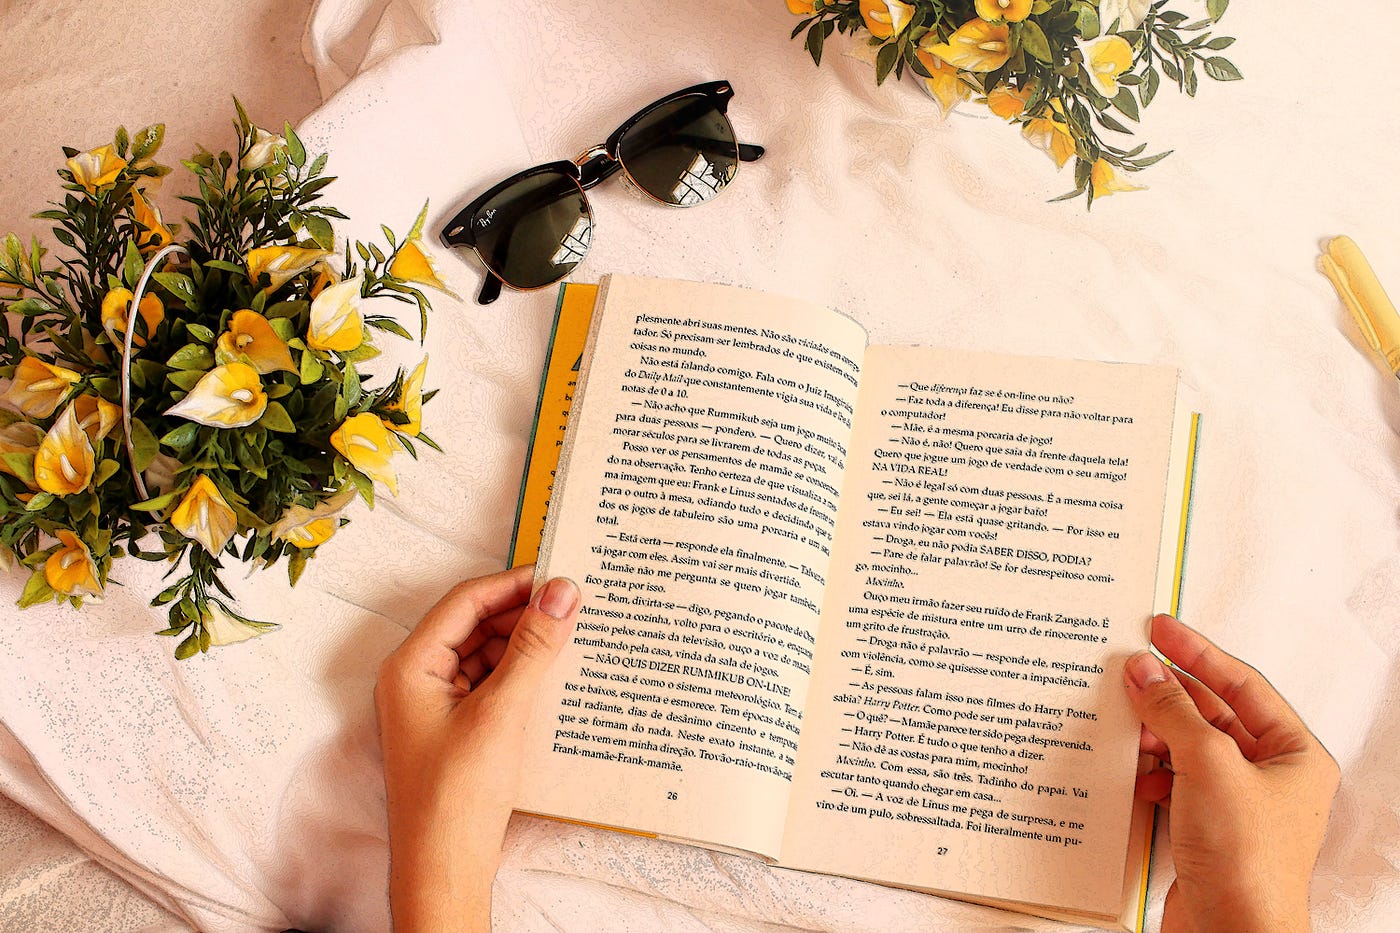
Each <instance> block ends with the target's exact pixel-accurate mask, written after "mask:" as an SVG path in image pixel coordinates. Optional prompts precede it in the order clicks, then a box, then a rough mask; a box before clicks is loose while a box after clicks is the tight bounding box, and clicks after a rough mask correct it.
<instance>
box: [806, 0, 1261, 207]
mask: <svg viewBox="0 0 1400 933" xmlns="http://www.w3.org/2000/svg"><path fill="white" fill-rule="evenodd" d="M786 2H787V6H788V10H789V11H791V12H792V13H793V14H795V15H798V16H801V17H803V19H802V21H801V22H800V23H798V24H797V27H796V28H795V29H793V31H792V37H793V38H796V37H797V36H799V35H804V34H805V37H806V38H805V40H804V41H805V43H806V48H807V51H808V52H809V53H810V54H811V56H812V60H813V61H814V62H815V63H816V64H818V65H820V64H821V60H822V50H823V48H824V47H825V44H826V40H827V39H828V38H829V37H830V36H831V35H832V33H834V32H837V31H839V32H841V33H843V34H849V35H861V34H865V35H867V36H868V41H869V44H870V50H871V52H872V53H873V56H874V61H875V80H876V83H884V81H885V79H886V78H888V77H889V76H890V75H891V74H893V75H894V76H895V77H896V78H899V77H902V76H903V75H904V74H906V73H909V74H912V75H913V76H914V78H915V79H916V80H918V81H919V82H920V83H921V84H922V85H923V86H924V88H925V90H927V91H928V92H929V94H930V95H932V96H933V97H934V98H935V99H936V100H937V101H938V103H939V104H940V106H941V107H942V109H943V112H944V113H945V114H946V113H948V112H950V111H951V110H953V109H954V108H955V107H957V106H959V105H960V104H962V103H963V102H964V101H969V100H974V101H976V102H978V103H981V104H984V105H985V106H986V107H987V108H988V109H989V110H991V112H992V113H994V114H996V115H997V116H998V117H1001V118H1002V119H1004V120H1008V121H1011V122H1012V123H1015V124H1019V125H1020V127H1021V133H1022V134H1023V135H1024V136H1025V138H1026V139H1027V140H1028V141H1030V142H1031V143H1032V144H1034V145H1035V146H1037V147H1039V148H1041V149H1043V150H1044V151H1045V152H1046V153H1047V154H1048V155H1049V156H1050V158H1051V159H1053V160H1054V162H1055V165H1056V167H1057V168H1063V167H1064V166H1065V165H1066V164H1067V163H1068V162H1069V161H1070V160H1071V159H1073V160H1074V190H1073V191H1070V192H1068V193H1067V194H1064V195H1061V196H1060V197H1059V198H1056V199H1055V200H1066V199H1069V198H1077V197H1081V196H1082V197H1084V198H1085V199H1086V203H1088V204H1090V205H1092V204H1093V202H1094V199H1095V198H1097V197H1103V196H1105V195H1109V194H1114V193H1116V192H1120V191H1136V190H1138V189H1139V186H1136V185H1133V184H1130V183H1129V182H1127V181H1126V180H1125V179H1124V177H1123V175H1121V174H1120V173H1130V172H1140V171H1142V170H1143V169H1145V168H1147V167H1148V166H1150V165H1153V164H1154V163H1156V162H1159V161H1161V160H1162V159H1163V158H1165V157H1166V156H1167V155H1169V154H1170V153H1169V152H1161V153H1156V154H1153V155H1144V154H1143V153H1144V151H1145V150H1146V146H1145V145H1139V146H1136V147H1134V148H1131V149H1130V148H1126V144H1124V145H1122V146H1119V145H1114V143H1113V142H1111V141H1110V138H1109V137H1107V136H1105V132H1107V133H1116V134H1122V135H1129V134H1131V133H1132V130H1131V129H1129V127H1128V125H1127V124H1126V123H1124V122H1123V121H1124V120H1126V121H1128V122H1129V123H1136V122H1137V121H1138V119H1139V114H1140V112H1141V110H1142V108H1144V107H1146V106H1147V105H1148V104H1150V103H1151V102H1152V99H1153V98H1154V97H1155V96H1156V95H1157V91H1158V90H1159V89H1160V88H1161V86H1162V84H1163V83H1164V81H1163V78H1164V76H1165V80H1166V81H1170V82H1172V83H1174V84H1176V86H1177V88H1178V89H1179V90H1181V91H1184V92H1185V93H1186V94H1187V95H1189V96H1192V97H1194V96H1195V94H1196V90H1197V87H1198V85H1199V82H1200V76H1201V74H1202V73H1204V74H1205V75H1206V76H1207V77H1209V78H1212V79H1213V80H1216V81H1237V80H1239V79H1240V78H1241V77H1242V76H1241V74H1240V71H1239V69H1238V68H1236V67H1235V65H1234V64H1233V63H1232V62H1230V60H1229V59H1227V58H1224V57H1222V56H1221V55H1219V54H1217V53H1218V52H1220V51H1222V50H1224V49H1226V48H1229V47H1230V46H1231V45H1232V44H1234V41H1235V40H1234V39H1233V38H1231V37H1230V36H1217V35H1213V34H1212V33H1211V32H1210V30H1211V29H1212V28H1213V27H1214V26H1215V24H1216V22H1218V21H1219V20H1220V18H1221V17H1222V16H1224V15H1225V10H1226V8H1227V7H1228V6H1229V2H1230V0H1206V2H1205V10H1204V15H1202V16H1198V17H1196V18H1194V19H1193V18H1192V17H1191V16H1188V15H1187V14H1186V13H1183V12H1181V11H1180V10H1176V9H1172V7H1173V6H1174V5H1175V3H1174V0H910V2H908V3H905V2H901V0H786ZM1115 114H1116V115H1115Z"/></svg>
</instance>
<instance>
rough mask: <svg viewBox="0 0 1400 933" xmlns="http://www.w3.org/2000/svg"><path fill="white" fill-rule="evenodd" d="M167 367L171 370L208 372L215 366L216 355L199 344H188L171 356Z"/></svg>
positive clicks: (166, 362) (167, 361)
mask: <svg viewBox="0 0 1400 933" xmlns="http://www.w3.org/2000/svg"><path fill="white" fill-rule="evenodd" d="M165 365H166V366H169V367H170V368H171V369H188V370H200V371H204V370H208V369H211V368H213V366H214V354H213V353H211V352H210V350H209V348H208V347H206V346H204V345H203V344H199V343H187V344H185V345H184V346H183V347H181V348H180V349H178V350H176V351H175V352H174V353H173V354H171V356H170V359H168V360H166V361H165Z"/></svg>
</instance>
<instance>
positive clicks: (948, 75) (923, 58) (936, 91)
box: [914, 47, 972, 116]
mask: <svg viewBox="0 0 1400 933" xmlns="http://www.w3.org/2000/svg"><path fill="white" fill-rule="evenodd" d="M914 55H915V57H917V58H918V59H919V64H921V65H923V66H924V67H925V68H927V69H928V72H929V75H930V77H927V78H924V77H923V76H922V75H920V76H919V77H920V78H922V80H923V82H924V87H926V88H928V92H929V93H930V94H932V95H933V99H934V100H936V101H938V105H939V106H940V107H942V108H943V114H944V116H947V115H948V114H949V113H951V112H952V110H953V108H954V107H956V106H957V105H958V104H960V103H962V102H963V101H965V100H967V99H968V98H969V97H971V96H972V88H971V87H969V86H968V84H967V82H966V81H964V80H963V79H962V76H961V75H960V74H959V72H958V69H956V68H954V67H953V66H952V65H950V64H948V63H947V62H945V61H944V60H943V59H941V58H939V57H938V56H937V55H934V54H932V53H931V52H929V51H928V50H927V49H924V48H922V47H921V48H918V49H916V50H915V51H914Z"/></svg>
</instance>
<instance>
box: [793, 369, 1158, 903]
mask: <svg viewBox="0 0 1400 933" xmlns="http://www.w3.org/2000/svg"><path fill="white" fill-rule="evenodd" d="M1175 408H1176V373H1175V371H1174V370H1170V369H1164V368H1158V367H1146V366H1129V365H1115V364H1104V363H1085V362H1075V361H1062V360H1048V359H1029V358H1016V357H1004V356H997V355H992V354H976V353H950V352H945V351H939V350H933V349H927V348H917V347H872V348H870V350H869V352H868V353H867V356H866V361H865V376H864V380H863V384H862V387H861V394H860V399H859V403H858V415H857V420H856V429H855V433H854V435H853V438H852V441H851V454H850V460H851V468H850V469H849V470H848V471H847V478H846V485H845V487H844V488H843V495H842V506H843V511H842V514H841V524H840V528H839V530H838V534H837V542H836V547H835V551H834V557H833V562H832V574H831V577H832V579H831V583H830V585H829V587H828V591H827V599H826V602H825V605H824V607H823V614H822V622H821V636H820V639H819V642H818V644H819V651H818V658H817V665H816V668H815V671H814V675H813V683H812V688H811V689H812V697H813V700H812V703H811V704H810V705H809V715H808V721H807V724H806V728H805V729H804V732H803V736H802V746H801V753H800V755H799V767H798V772H797V778H796V782H795V784H794V789H793V796H792V803H791V809H790V815H789V827H788V834H787V837H786V838H785V840H784V847H783V854H782V856H781V861H782V863H783V864H784V865H789V866H791V867H794V868H803V869H809V870H814V871H822V872H829V873H836V874H843V875H850V876H854V877H860V878H868V879H871V880H876V881H883V882H886V883H891V884H899V885H904V886H910V887H918V888H924V889H929V890H934V891H939V892H945V893H951V894H955V895H962V896H968V897H976V898H982V899H995V900H1000V901H1008V902H1019V903H1022V904H1026V905H1039V906H1042V907H1049V908H1055V909H1059V910H1069V911H1076V912H1081V913H1087V914H1094V915H1098V916H1105V917H1108V916H1112V917H1117V916H1118V915H1119V912H1120V908H1121V907H1122V905H1121V904H1120V903H1119V902H1120V901H1121V900H1122V897H1123V891H1124V862H1125V856H1126V853H1127V850H1128V842H1129V839H1128V831H1129V823H1130V820H1131V815H1132V805H1133V782H1134V774H1135V770H1136V765H1137V761H1138V730H1139V726H1138V722H1137V720H1136V718H1135V717H1134V715H1133V712H1132V709H1131V707H1130V705H1129V704H1128V701H1127V697H1126V695H1125V693H1124V690H1123V686H1122V668H1123V663H1124V661H1125V660H1126V659H1127V657H1128V656H1129V655H1130V654H1131V653H1132V652H1134V651H1136V650H1139V649H1141V648H1144V647H1146V646H1147V643H1148V637H1147V620H1148V618H1149V616H1150V612H1151V608H1152V604H1153V596H1154V589H1155V584H1156V578H1157V572H1158V563H1159V561H1158V558H1159V548H1160V546H1161V541H1162V540H1163V534H1162V531H1163V521H1164V507H1165V503H1166V499H1167V473H1168V460H1169V455H1170V449H1171V442H1172V431H1173V423H1174V414H1175ZM818 698H822V699H818Z"/></svg>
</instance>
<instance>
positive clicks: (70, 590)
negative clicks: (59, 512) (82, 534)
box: [44, 528, 102, 596]
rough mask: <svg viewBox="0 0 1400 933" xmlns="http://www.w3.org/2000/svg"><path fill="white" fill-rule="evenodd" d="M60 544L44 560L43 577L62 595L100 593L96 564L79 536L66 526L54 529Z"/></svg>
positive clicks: (94, 594)
mask: <svg viewBox="0 0 1400 933" xmlns="http://www.w3.org/2000/svg"><path fill="white" fill-rule="evenodd" d="M54 536H55V537H56V538H58V540H59V543H61V544H62V545H63V546H62V547H61V548H59V549H58V550H57V551H54V552H53V554H51V555H50V556H49V559H48V560H47V561H46V562H45V563H44V580H45V581H46V582H47V583H48V584H49V586H51V587H53V590H54V592H56V593H61V594H63V595H64V596H101V595H102V582H101V581H100V580H99V579H98V577H97V564H96V562H95V561H93V559H92V551H90V550H88V546H87V545H86V544H84V543H83V540H82V539H81V538H79V537H78V536H77V535H75V534H73V532H71V531H69V530H68V529H67V528H60V529H58V531H57V532H55V533H54Z"/></svg>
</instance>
